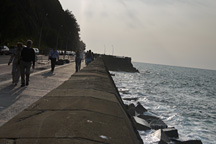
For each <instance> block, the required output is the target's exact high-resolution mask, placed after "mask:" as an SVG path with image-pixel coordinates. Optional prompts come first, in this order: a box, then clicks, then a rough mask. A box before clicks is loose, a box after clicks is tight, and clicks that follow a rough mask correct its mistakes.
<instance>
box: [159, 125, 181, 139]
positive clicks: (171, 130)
mask: <svg viewBox="0 0 216 144" xmlns="http://www.w3.org/2000/svg"><path fill="white" fill-rule="evenodd" d="M162 131H163V132H164V133H165V134H166V135H167V136H168V137H170V138H179V135H178V130H177V129H175V128H174V127H170V128H165V129H162Z"/></svg>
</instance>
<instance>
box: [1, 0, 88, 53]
mask: <svg viewBox="0 0 216 144" xmlns="http://www.w3.org/2000/svg"><path fill="white" fill-rule="evenodd" d="M0 15H1V23H0V44H1V45H6V44H7V45H8V46H12V45H16V43H17V42H18V41H20V42H23V43H24V44H25V42H26V40H27V39H32V40H33V42H34V44H33V46H34V47H40V50H41V51H45V52H46V51H48V49H49V48H57V49H61V50H65V49H67V50H73V51H75V50H76V49H78V48H82V49H85V44H84V42H83V41H81V39H80V35H79V32H80V27H79V25H78V23H77V20H76V18H75V16H74V15H73V13H72V12H71V11H69V10H65V11H64V10H63V9H62V6H61V4H60V2H59V1H58V0H1V1H0ZM83 47H84V48H83Z"/></svg>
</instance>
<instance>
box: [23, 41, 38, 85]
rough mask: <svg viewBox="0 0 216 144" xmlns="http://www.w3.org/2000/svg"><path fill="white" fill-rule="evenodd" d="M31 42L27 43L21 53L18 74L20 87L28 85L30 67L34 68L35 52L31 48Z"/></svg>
mask: <svg viewBox="0 0 216 144" xmlns="http://www.w3.org/2000/svg"><path fill="white" fill-rule="evenodd" d="M32 44H33V42H32V40H28V41H27V46H26V47H24V48H23V49H22V51H21V58H20V72H21V87H24V86H25V85H26V86H28V85H29V77H30V69H31V66H32V68H33V69H34V67H35V51H34V49H33V48H32Z"/></svg>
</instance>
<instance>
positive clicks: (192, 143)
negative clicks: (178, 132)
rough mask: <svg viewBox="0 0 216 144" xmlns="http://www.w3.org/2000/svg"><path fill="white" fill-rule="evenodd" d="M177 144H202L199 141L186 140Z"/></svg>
mask: <svg viewBox="0 0 216 144" xmlns="http://www.w3.org/2000/svg"><path fill="white" fill-rule="evenodd" d="M177 144H202V141H201V140H188V141H184V142H177Z"/></svg>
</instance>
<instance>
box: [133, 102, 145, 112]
mask: <svg viewBox="0 0 216 144" xmlns="http://www.w3.org/2000/svg"><path fill="white" fill-rule="evenodd" d="M135 111H136V112H137V113H138V114H143V113H144V112H147V110H146V109H145V108H144V107H143V106H142V105H141V104H140V103H139V102H138V103H137V106H136V107H135Z"/></svg>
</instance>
